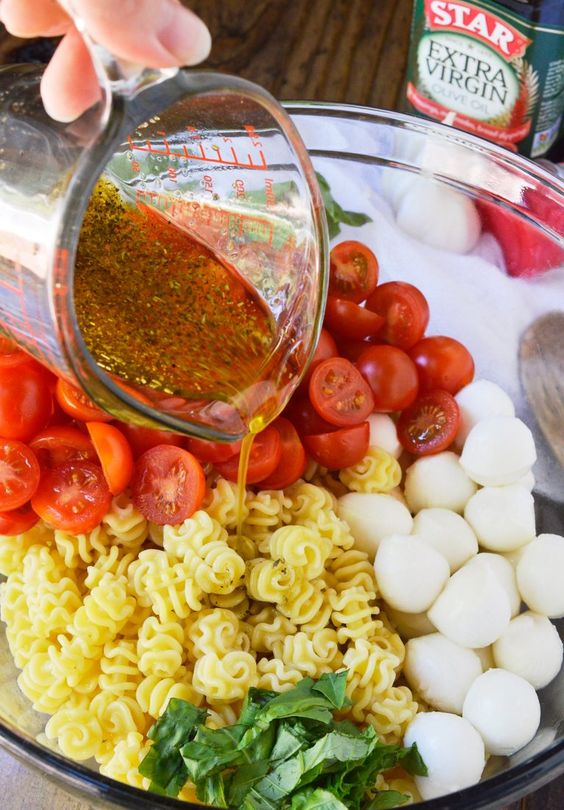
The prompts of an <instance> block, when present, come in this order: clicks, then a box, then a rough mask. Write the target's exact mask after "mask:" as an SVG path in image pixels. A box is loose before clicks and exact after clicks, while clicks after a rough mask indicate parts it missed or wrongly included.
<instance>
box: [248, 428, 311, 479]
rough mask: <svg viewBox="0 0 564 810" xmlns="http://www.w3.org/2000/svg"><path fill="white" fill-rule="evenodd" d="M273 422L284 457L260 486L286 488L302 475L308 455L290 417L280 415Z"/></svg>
mask: <svg viewBox="0 0 564 810" xmlns="http://www.w3.org/2000/svg"><path fill="white" fill-rule="evenodd" d="M272 424H273V425H274V427H275V428H276V430H277V431H278V433H279V434H280V440H281V442H282V458H281V459H280V461H279V463H278V466H277V467H276V469H275V470H274V472H273V473H271V475H269V476H268V477H267V478H263V480H262V481H261V482H260V488H261V489H284V488H285V487H289V486H290V484H294V483H295V482H296V481H297V480H298V478H301V477H302V475H303V474H304V471H305V468H306V464H307V457H306V452H305V450H304V446H303V444H302V443H301V441H300V437H299V436H298V432H297V430H296V428H295V427H294V426H293V424H292V423H291V422H290V420H289V419H285V418H284V417H283V416H279V417H278V419H276V420H275V421H274V422H273V423H272Z"/></svg>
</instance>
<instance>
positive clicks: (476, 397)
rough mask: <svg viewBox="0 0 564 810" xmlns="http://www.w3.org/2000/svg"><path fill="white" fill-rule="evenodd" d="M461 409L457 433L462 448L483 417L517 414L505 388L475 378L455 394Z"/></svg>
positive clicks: (459, 445) (458, 442) (458, 445)
mask: <svg viewBox="0 0 564 810" xmlns="http://www.w3.org/2000/svg"><path fill="white" fill-rule="evenodd" d="M455 400H456V402H457V403H458V407H459V409H460V427H459V429H458V433H457V435H456V446H457V447H459V448H461V447H462V446H463V444H464V442H465V441H466V437H467V436H468V434H469V433H470V431H471V430H472V428H473V427H474V425H477V424H478V422H481V421H482V419H490V418H491V417H492V416H515V408H514V406H513V402H512V401H511V398H510V397H509V396H508V395H507V394H506V393H505V391H504V390H503V388H500V387H499V385H496V384H495V383H494V382H490V381H489V380H474V382H471V383H470V385H466V386H464V388H462V389H461V390H460V391H459V392H458V394H457V395H456V396H455Z"/></svg>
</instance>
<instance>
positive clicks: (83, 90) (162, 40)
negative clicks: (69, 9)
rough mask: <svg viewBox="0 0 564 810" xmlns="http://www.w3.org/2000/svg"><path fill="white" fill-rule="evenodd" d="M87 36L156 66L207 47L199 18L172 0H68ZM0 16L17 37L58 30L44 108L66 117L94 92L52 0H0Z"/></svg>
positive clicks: (74, 36) (77, 42)
mask: <svg viewBox="0 0 564 810" xmlns="http://www.w3.org/2000/svg"><path fill="white" fill-rule="evenodd" d="M73 3H74V6H75V7H76V10H77V12H78V14H79V15H80V17H81V18H82V19H83V20H84V22H85V25H86V29H87V30H88V32H89V34H91V35H92V37H93V39H94V40H96V42H98V43H99V44H100V45H103V46H104V47H106V48H107V49H108V50H109V51H110V52H111V53H112V54H113V55H114V56H117V57H119V58H121V59H127V60H130V61H132V62H137V63H140V64H143V65H145V66H147V67H153V68H161V67H172V66H177V65H178V66H180V65H195V64H197V63H198V62H201V61H202V60H203V59H205V58H206V56H207V55H208V53H209V50H210V46H211V38H210V34H209V31H208V29H207V28H206V26H205V24H204V23H203V22H202V20H200V19H199V17H197V16H196V15H195V14H194V13H193V12H191V11H189V10H188V9H186V8H184V7H183V6H181V5H180V3H179V2H178V0H73ZM0 20H1V21H2V22H3V23H4V25H5V26H6V28H7V30H8V31H9V32H10V33H11V34H13V35H14V36H18V37H41V36H44V37H56V36H61V35H64V38H63V40H62V41H61V43H60V45H59V47H58V48H57V50H56V51H55V54H54V55H53V58H52V59H51V61H50V62H49V64H48V65H47V67H46V69H45V73H44V74H43V79H42V81H41V95H42V98H43V103H44V105H45V109H46V110H47V112H48V113H49V115H50V116H51V117H52V118H56V119H57V120H58V121H72V120H74V119H75V118H77V117H78V116H79V115H80V114H81V113H83V112H84V111H85V110H87V109H88V108H89V107H91V106H92V104H94V103H95V102H96V101H97V99H98V98H100V95H101V90H100V85H99V82H98V80H97V78H96V74H95V72H94V67H93V65H92V61H91V59H90V54H89V53H88V50H87V48H86V46H85V44H84V42H83V40H82V37H81V36H80V34H79V33H78V31H77V29H76V28H75V26H74V25H73V23H72V21H71V19H70V17H69V16H68V15H67V14H66V13H65V12H64V11H63V9H62V8H61V6H60V5H59V4H58V3H57V2H56V0H0Z"/></svg>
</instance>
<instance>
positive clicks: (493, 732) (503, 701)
mask: <svg viewBox="0 0 564 810" xmlns="http://www.w3.org/2000/svg"><path fill="white" fill-rule="evenodd" d="M462 716H463V717H464V718H465V719H466V720H468V722H469V723H472V725H473V726H474V728H475V729H477V730H478V731H479V732H480V734H481V735H482V739H483V741H484V744H485V746H486V751H488V752H489V753H490V754H498V755H499V756H510V755H511V754H514V753H515V751H518V750H519V749H520V748H522V747H523V746H524V745H526V744H527V743H528V742H530V741H531V740H532V739H533V737H534V736H535V734H536V731H537V729H538V727H539V723H540V703H539V699H538V697H537V693H536V692H535V690H534V689H533V687H532V686H531V684H530V683H529V682H528V681H526V680H525V679H524V678H521V677H519V675H515V674H514V673H513V672H508V671H507V670H505V669H489V670H488V671H487V672H484V674H483V675H480V677H479V678H476V680H475V681H474V683H473V684H472V686H471V687H470V689H469V690H468V693H467V695H466V698H465V700H464V708H463V710H462Z"/></svg>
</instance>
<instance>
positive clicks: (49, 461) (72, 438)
mask: <svg viewBox="0 0 564 810" xmlns="http://www.w3.org/2000/svg"><path fill="white" fill-rule="evenodd" d="M29 446H30V447H31V449H32V450H33V452H34V453H35V455H36V456H37V460H38V462H39V465H40V467H41V468H42V469H47V468H49V469H51V468H53V467H58V466H59V465H60V464H64V463H65V462H66V461H96V458H97V456H96V451H95V450H94V445H93V444H92V442H91V441H90V439H89V438H88V436H85V435H84V433H82V431H80V430H77V428H75V427H72V426H71V425H53V426H52V427H48V428H45V430H42V431H41V432H40V433H38V434H37V436H34V437H33V439H32V440H31V442H30V443H29Z"/></svg>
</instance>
